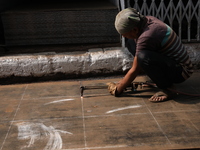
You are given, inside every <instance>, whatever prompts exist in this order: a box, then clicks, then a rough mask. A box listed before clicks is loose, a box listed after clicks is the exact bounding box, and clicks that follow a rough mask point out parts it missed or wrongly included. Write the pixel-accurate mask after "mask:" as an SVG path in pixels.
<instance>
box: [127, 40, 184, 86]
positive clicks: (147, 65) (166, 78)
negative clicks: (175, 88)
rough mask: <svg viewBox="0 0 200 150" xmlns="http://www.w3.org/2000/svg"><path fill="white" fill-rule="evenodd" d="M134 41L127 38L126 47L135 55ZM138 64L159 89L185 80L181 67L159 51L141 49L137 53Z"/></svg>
mask: <svg viewBox="0 0 200 150" xmlns="http://www.w3.org/2000/svg"><path fill="white" fill-rule="evenodd" d="M134 45H135V43H134V41H133V40H128V42H127V45H126V46H127V48H128V50H129V51H130V53H131V54H132V55H135V47H134ZM137 58H138V64H139V65H140V66H141V68H142V69H143V70H144V72H145V73H146V74H147V75H148V76H149V78H151V80H152V81H153V82H154V83H155V84H156V85H157V86H158V87H159V88H161V89H166V88H168V87H170V86H172V85H173V84H174V83H181V82H183V81H185V79H184V78H183V76H182V71H183V68H182V66H180V65H179V64H177V63H176V61H174V60H172V59H170V58H169V57H166V56H164V55H162V54H160V53H157V52H153V51H149V50H143V51H140V52H139V53H138V54H137Z"/></svg>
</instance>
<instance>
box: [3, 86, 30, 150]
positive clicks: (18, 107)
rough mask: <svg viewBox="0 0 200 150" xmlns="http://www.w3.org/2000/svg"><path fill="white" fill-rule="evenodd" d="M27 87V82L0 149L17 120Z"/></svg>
mask: <svg viewBox="0 0 200 150" xmlns="http://www.w3.org/2000/svg"><path fill="white" fill-rule="evenodd" d="M27 88H28V84H26V87H25V89H24V91H23V94H22V97H21V100H20V102H19V104H18V106H17V109H16V111H15V114H14V116H13V119H12V121H11V122H10V126H9V127H8V131H7V133H6V136H5V138H4V140H3V143H2V146H1V147H0V150H2V149H3V146H4V144H5V141H6V139H7V137H8V134H9V133H10V130H11V127H12V125H13V121H14V120H15V117H16V115H17V112H18V111H19V109H20V105H21V103H22V101H23V98H24V95H25V92H26V90H27Z"/></svg>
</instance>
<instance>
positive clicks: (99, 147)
mask: <svg viewBox="0 0 200 150" xmlns="http://www.w3.org/2000/svg"><path fill="white" fill-rule="evenodd" d="M127 147H129V146H128V145H116V146H97V147H83V148H69V149H62V150H88V149H91V150H92V149H114V148H127Z"/></svg>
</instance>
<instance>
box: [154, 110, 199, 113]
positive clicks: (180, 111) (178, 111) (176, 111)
mask: <svg viewBox="0 0 200 150" xmlns="http://www.w3.org/2000/svg"><path fill="white" fill-rule="evenodd" d="M182 112H200V110H199V109H192V110H175V111H161V112H160V111H159V112H156V111H155V112H152V113H153V114H162V113H182Z"/></svg>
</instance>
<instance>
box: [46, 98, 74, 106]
mask: <svg viewBox="0 0 200 150" xmlns="http://www.w3.org/2000/svg"><path fill="white" fill-rule="evenodd" d="M73 100H74V99H61V100H57V101H52V102H49V103H46V104H44V105H49V104H54V103H61V102H67V101H73Z"/></svg>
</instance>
